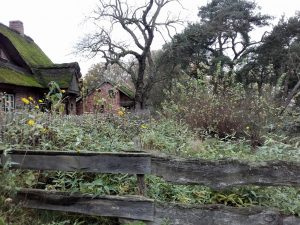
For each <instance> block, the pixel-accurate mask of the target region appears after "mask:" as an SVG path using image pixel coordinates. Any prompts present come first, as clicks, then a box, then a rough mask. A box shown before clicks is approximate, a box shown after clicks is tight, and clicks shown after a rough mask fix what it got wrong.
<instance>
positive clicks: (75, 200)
mask: <svg viewBox="0 0 300 225" xmlns="http://www.w3.org/2000/svg"><path fill="white" fill-rule="evenodd" d="M14 201H15V202H20V204H21V206H22V207H26V208H34V209H46V210H54V211H63V212H74V213H81V214H86V215H94V216H107V217H119V218H127V219H134V220H144V221H153V219H154V218H153V217H154V202H153V200H151V199H147V198H144V197H141V196H126V197H125V196H124V197H121V196H101V197H99V196H92V195H87V194H86V195H83V194H75V193H72V194H68V193H65V192H55V191H44V190H35V189H21V190H20V191H18V192H17V194H16V196H15V198H14Z"/></svg>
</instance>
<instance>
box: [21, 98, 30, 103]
mask: <svg viewBox="0 0 300 225" xmlns="http://www.w3.org/2000/svg"><path fill="white" fill-rule="evenodd" d="M21 100H22V102H23V103H24V104H26V105H28V104H29V103H30V101H29V100H28V99H27V98H21Z"/></svg>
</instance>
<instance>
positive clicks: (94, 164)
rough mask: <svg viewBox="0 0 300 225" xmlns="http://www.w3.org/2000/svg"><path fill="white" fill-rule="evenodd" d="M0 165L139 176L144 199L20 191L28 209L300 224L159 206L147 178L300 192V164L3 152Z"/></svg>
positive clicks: (236, 212) (227, 210) (257, 210)
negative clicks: (297, 189) (150, 196)
mask: <svg viewBox="0 0 300 225" xmlns="http://www.w3.org/2000/svg"><path fill="white" fill-rule="evenodd" d="M0 156H1V161H0V165H2V166H4V165H6V164H7V163H9V165H10V168H12V169H30V170H59V171H81V172H92V173H112V174H119V173H125V174H134V175H137V178H138V179H137V186H138V189H139V192H140V196H101V197H99V196H92V195H87V194H75V193H71V194H69V193H65V192H54V191H45V190H36V189H21V190H20V191H19V192H18V193H17V195H16V197H15V200H16V201H18V202H21V204H22V205H23V206H24V207H28V208H36V209H48V210H58V211H67V212H76V213H83V214H87V215H98V216H110V217H119V218H125V219H133V220H143V221H148V223H149V224H155V225H158V224H160V223H162V222H163V221H168V222H169V224H187V225H189V224H197V225H202V224H203V225H204V224H205V225H210V224H211V225H216V224H218V225H223V224H224V225H227V224H228V225H235V224H239V225H248V224H249V225H250V224H255V225H260V224H272V225H279V224H280V225H296V224H297V225H299V224H300V219H299V218H296V217H293V216H283V215H281V214H280V213H279V212H277V211H276V210H271V209H267V208H261V207H251V208H233V207H227V206H223V205H206V206H185V205H179V204H163V203H157V202H154V201H153V200H151V199H148V198H146V197H144V196H142V195H144V193H145V183H144V175H146V174H152V175H155V176H159V177H162V178H163V179H165V180H166V181H168V182H171V183H174V184H201V185H206V186H209V187H211V188H214V189H224V188H229V187H234V186H241V185H261V186H293V187H300V164H299V163H296V162H284V161H270V162H261V163H256V164H253V163H246V162H240V161H238V160H218V161H209V160H183V159H176V158H170V157H161V156H155V155H150V154H146V153H135V152H124V153H94V152H93V153H80V154H79V153H77V152H62V151H22V150H18V151H17V150H14V151H9V152H4V151H2V152H0Z"/></svg>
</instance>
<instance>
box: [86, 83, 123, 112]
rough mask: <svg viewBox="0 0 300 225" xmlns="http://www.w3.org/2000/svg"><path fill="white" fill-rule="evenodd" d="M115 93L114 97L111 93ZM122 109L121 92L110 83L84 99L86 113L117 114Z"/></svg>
mask: <svg viewBox="0 0 300 225" xmlns="http://www.w3.org/2000/svg"><path fill="white" fill-rule="evenodd" d="M112 91H113V92H114V96H112V94H110V92H112ZM119 108H120V92H119V90H116V89H115V88H114V87H113V86H112V85H111V84H110V83H104V84H102V85H101V86H100V87H99V88H98V89H97V90H95V91H94V92H92V93H91V94H90V95H88V96H87V97H86V98H85V99H84V113H96V112H116V111H117V110H118V109H119Z"/></svg>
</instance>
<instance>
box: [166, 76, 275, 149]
mask: <svg viewBox="0 0 300 225" xmlns="http://www.w3.org/2000/svg"><path fill="white" fill-rule="evenodd" d="M168 96H169V99H168V101H166V102H165V103H164V104H163V114H164V115H165V116H166V117H171V118H176V120H177V121H182V120H183V121H185V122H186V123H187V124H188V125H189V126H190V127H191V128H192V129H194V130H196V131H197V132H199V134H200V135H203V134H205V135H207V134H208V135H210V136H215V137H218V138H228V137H230V138H232V137H233V138H246V139H247V140H249V141H250V144H251V145H252V146H258V145H262V143H263V139H262V136H263V133H264V132H266V130H265V129H264V128H266V125H267V124H269V123H270V122H272V121H273V120H274V119H275V118H276V116H275V115H276V107H275V105H274V104H272V102H270V99H267V98H266V97H262V96H258V95H257V94H255V93H246V91H245V90H244V88H243V87H241V86H240V85H238V84H236V85H235V86H234V87H227V88H226V90H223V91H222V92H218V93H214V91H213V88H212V87H211V86H210V85H208V84H205V83H203V81H199V80H189V81H188V82H187V83H186V84H184V85H183V84H180V83H177V84H176V85H175V88H174V89H173V91H171V92H170V93H169V95H168Z"/></svg>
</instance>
